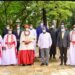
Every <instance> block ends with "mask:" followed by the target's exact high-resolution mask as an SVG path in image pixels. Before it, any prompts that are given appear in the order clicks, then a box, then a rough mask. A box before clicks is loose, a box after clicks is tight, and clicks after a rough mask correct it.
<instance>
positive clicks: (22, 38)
mask: <svg viewBox="0 0 75 75" xmlns="http://www.w3.org/2000/svg"><path fill="white" fill-rule="evenodd" d="M23 41H24V35H23V32H22V33H21V37H20V44H23Z"/></svg>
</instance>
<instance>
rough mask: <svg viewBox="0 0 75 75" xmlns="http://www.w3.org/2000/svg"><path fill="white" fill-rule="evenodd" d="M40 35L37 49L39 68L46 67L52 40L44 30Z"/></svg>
mask: <svg viewBox="0 0 75 75" xmlns="http://www.w3.org/2000/svg"><path fill="white" fill-rule="evenodd" d="M42 31H43V32H42V33H41V34H40V36H39V39H38V47H39V48H40V52H41V62H42V63H41V66H42V65H47V66H48V62H49V49H50V47H51V45H52V39H51V35H50V33H48V32H46V29H45V28H43V29H42Z"/></svg>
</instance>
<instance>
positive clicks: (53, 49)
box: [49, 25, 57, 59]
mask: <svg viewBox="0 0 75 75" xmlns="http://www.w3.org/2000/svg"><path fill="white" fill-rule="evenodd" d="M49 32H50V34H51V38H52V46H51V48H50V59H52V58H53V59H55V55H56V42H57V41H56V30H55V26H54V25H52V27H51V28H50V30H49Z"/></svg>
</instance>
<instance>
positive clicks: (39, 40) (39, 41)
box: [38, 35, 41, 47]
mask: <svg viewBox="0 0 75 75" xmlns="http://www.w3.org/2000/svg"><path fill="white" fill-rule="evenodd" d="M40 43H41V35H40V36H39V39H38V47H40Z"/></svg>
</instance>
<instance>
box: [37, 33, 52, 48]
mask: <svg viewBox="0 0 75 75" xmlns="http://www.w3.org/2000/svg"><path fill="white" fill-rule="evenodd" d="M51 45H52V39H51V35H50V33H48V32H46V33H45V34H44V33H41V34H40V36H39V40H38V46H39V47H40V48H41V49H42V48H49V47H51Z"/></svg>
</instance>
